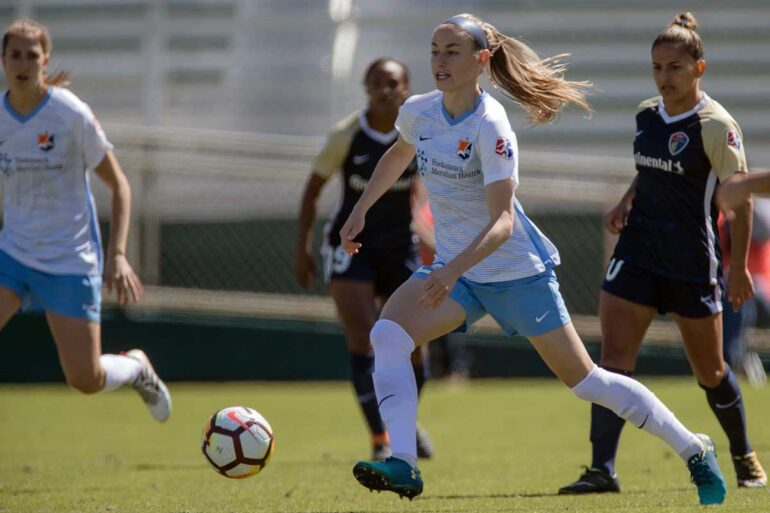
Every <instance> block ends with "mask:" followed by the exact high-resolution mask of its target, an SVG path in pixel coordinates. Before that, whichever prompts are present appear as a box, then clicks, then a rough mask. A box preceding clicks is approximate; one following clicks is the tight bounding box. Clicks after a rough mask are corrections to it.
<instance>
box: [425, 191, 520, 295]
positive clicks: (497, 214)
mask: <svg viewBox="0 0 770 513" xmlns="http://www.w3.org/2000/svg"><path fill="white" fill-rule="evenodd" d="M513 190H514V183H513V180H511V179H504V180H498V181H495V182H492V183H489V184H487V185H486V186H485V187H484V191H485V192H486V203H487V211H488V212H489V222H488V223H487V224H486V226H484V228H483V229H482V230H481V232H480V233H479V234H478V235H477V236H476V238H475V239H473V241H472V242H471V243H470V245H468V247H467V248H465V249H464V250H463V251H462V252H461V253H460V254H458V255H457V256H456V257H454V258H453V259H452V260H450V261H449V262H447V263H446V265H445V266H443V267H440V268H438V269H436V270H434V271H433V272H431V273H430V275H428V278H427V279H426V280H425V285H424V286H423V290H424V292H423V295H422V297H420V299H419V300H418V303H420V304H421V305H423V306H424V307H426V308H435V307H437V306H438V305H440V304H441V302H442V301H443V300H444V299H445V298H446V296H447V295H448V294H449V291H450V290H452V287H454V284H455V282H456V281H457V279H458V278H459V277H460V276H462V275H463V273H464V272H465V271H467V270H468V269H470V268H471V267H473V266H474V265H476V264H478V263H479V262H481V261H482V260H484V259H485V258H486V257H488V256H489V255H491V254H492V252H494V251H495V250H496V249H497V248H499V247H500V246H501V245H502V244H503V243H504V242H505V241H506V240H508V239H509V238H510V236H511V233H513V223H514V212H513V203H514V202H513Z"/></svg>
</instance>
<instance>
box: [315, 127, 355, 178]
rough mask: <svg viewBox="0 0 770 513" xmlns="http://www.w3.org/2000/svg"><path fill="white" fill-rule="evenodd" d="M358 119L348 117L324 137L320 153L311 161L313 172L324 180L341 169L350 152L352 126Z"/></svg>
mask: <svg viewBox="0 0 770 513" xmlns="http://www.w3.org/2000/svg"><path fill="white" fill-rule="evenodd" d="M357 119H358V117H357V116H350V117H348V118H346V119H344V120H343V121H341V122H340V123H339V124H338V125H337V126H335V127H334V129H333V130H332V131H331V132H330V133H329V135H328V136H327V137H326V141H325V142H324V145H323V147H322V148H321V151H320V152H319V153H318V155H316V158H315V159H314V160H313V172H314V173H316V174H317V175H319V176H321V177H323V178H326V179H327V180H328V179H329V178H331V176H332V175H333V174H334V173H336V172H337V171H339V170H340V169H342V165H343V164H344V163H345V158H346V157H347V155H348V152H350V144H351V142H352V138H353V127H352V124H353V123H355V121H356V120H357Z"/></svg>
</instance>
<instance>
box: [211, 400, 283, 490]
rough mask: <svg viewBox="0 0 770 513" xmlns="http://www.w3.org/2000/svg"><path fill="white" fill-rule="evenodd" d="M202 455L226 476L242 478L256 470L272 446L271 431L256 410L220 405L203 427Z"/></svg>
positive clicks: (270, 454)
mask: <svg viewBox="0 0 770 513" xmlns="http://www.w3.org/2000/svg"><path fill="white" fill-rule="evenodd" d="M201 449H202V450H203V455H204V456H205V457H206V459H207V460H208V462H209V463H211V465H212V466H213V467H214V469H215V470H216V471H217V472H219V473H220V474H222V475H223V476H225V477H230V478H233V479H244V478H247V477H251V476H253V475H256V474H257V473H259V471H260V470H262V469H263V468H264V467H265V465H267V462H268V461H269V460H270V456H272V455H273V450H274V449H275V438H274V437H273V430H272V428H271V427H270V424H268V422H267V420H265V418H264V417H263V416H262V415H260V414H259V413H258V412H257V411H256V410H252V409H251V408H246V407H245V406H230V407H229V408H223V409H221V410H219V411H218V412H216V413H214V415H212V416H211V418H210V419H209V421H208V422H207V423H206V426H205V427H204V428H203V439H202V440H201Z"/></svg>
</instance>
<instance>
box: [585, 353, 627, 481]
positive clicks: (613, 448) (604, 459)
mask: <svg viewBox="0 0 770 513" xmlns="http://www.w3.org/2000/svg"><path fill="white" fill-rule="evenodd" d="M601 367H602V368H603V369H604V370H606V371H608V372H614V373H616V374H622V375H624V376H628V377H630V376H631V374H633V373H632V372H630V371H624V370H620V369H613V368H612V367H605V366H603V365H602V366H601ZM625 423H626V421H625V420H623V419H621V418H620V417H618V416H617V415H615V414H614V413H613V412H612V411H611V410H608V409H607V408H605V407H604V406H599V405H598V404H591V447H592V456H591V458H592V459H591V468H598V469H600V470H602V471H604V472H606V473H608V474H609V475H614V474H615V455H616V454H617V452H618V443H619V442H620V432H621V431H623V426H624V425H625Z"/></svg>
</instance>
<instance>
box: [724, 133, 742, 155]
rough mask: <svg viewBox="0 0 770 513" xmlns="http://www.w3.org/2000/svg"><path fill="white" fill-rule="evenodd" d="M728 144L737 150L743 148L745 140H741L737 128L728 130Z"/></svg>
mask: <svg viewBox="0 0 770 513" xmlns="http://www.w3.org/2000/svg"><path fill="white" fill-rule="evenodd" d="M727 145H728V146H732V147H733V148H735V149H736V150H740V149H741V146H743V141H741V136H740V135H738V131H737V130H730V131H729V132H727Z"/></svg>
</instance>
